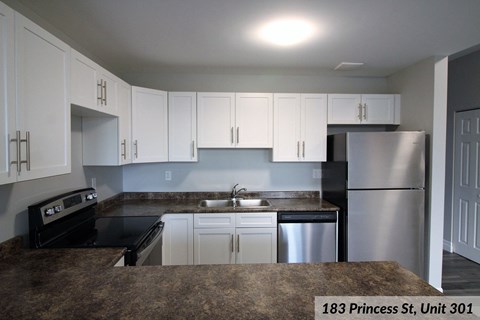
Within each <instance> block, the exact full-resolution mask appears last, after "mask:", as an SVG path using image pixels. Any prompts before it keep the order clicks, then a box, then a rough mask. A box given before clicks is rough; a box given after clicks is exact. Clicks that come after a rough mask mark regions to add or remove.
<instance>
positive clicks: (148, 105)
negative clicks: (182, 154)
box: [132, 87, 168, 163]
mask: <svg viewBox="0 0 480 320" xmlns="http://www.w3.org/2000/svg"><path fill="white" fill-rule="evenodd" d="M132 141H133V145H132V152H133V158H132V162H133V163H143V162H167V161H168V106H167V92H165V91H160V90H153V89H147V88H140V87H132Z"/></svg>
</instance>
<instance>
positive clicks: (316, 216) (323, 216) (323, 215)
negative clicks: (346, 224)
mask: <svg viewBox="0 0 480 320" xmlns="http://www.w3.org/2000/svg"><path fill="white" fill-rule="evenodd" d="M277 221H278V223H332V222H333V223H336V222H337V212H336V211H318V212H317V211H314V212H310V211H309V212H298V211H297V212H278V216H277Z"/></svg>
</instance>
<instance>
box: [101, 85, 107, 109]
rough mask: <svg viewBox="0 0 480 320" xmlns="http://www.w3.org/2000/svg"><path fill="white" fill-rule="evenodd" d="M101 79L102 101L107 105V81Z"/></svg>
mask: <svg viewBox="0 0 480 320" xmlns="http://www.w3.org/2000/svg"><path fill="white" fill-rule="evenodd" d="M102 81H103V85H102V88H103V91H104V96H103V103H104V105H107V81H105V80H102Z"/></svg>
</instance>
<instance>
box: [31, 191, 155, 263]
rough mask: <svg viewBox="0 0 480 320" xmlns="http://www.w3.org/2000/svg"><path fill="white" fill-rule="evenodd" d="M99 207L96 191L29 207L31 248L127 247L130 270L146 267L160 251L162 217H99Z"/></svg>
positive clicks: (50, 200) (62, 196)
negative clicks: (136, 266)
mask: <svg viewBox="0 0 480 320" xmlns="http://www.w3.org/2000/svg"><path fill="white" fill-rule="evenodd" d="M96 205H97V193H96V191H95V189H93V188H86V189H80V190H75V191H72V192H68V193H64V194H61V195H58V196H55V197H52V198H50V199H47V200H44V201H41V202H39V203H36V204H34V205H31V206H29V207H28V212H29V229H30V247H32V248H94V247H125V248H126V249H127V252H126V254H125V265H130V266H135V265H142V264H144V262H145V261H147V259H148V258H149V255H150V254H151V253H152V252H153V249H154V248H159V247H160V248H161V240H162V239H161V236H162V232H163V226H164V224H163V222H162V221H161V220H160V216H116V217H97V216H96ZM155 252H156V253H155V254H156V255H159V253H158V250H156V251H155ZM160 255H161V253H160ZM155 260H156V261H157V263H159V262H158V261H161V257H156V259H155Z"/></svg>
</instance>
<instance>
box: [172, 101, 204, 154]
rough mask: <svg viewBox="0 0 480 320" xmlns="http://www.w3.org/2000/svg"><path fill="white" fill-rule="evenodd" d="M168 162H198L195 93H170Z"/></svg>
mask: <svg viewBox="0 0 480 320" xmlns="http://www.w3.org/2000/svg"><path fill="white" fill-rule="evenodd" d="M168 161H170V162H196V161H198V155H197V94H196V93H195V92H169V93H168Z"/></svg>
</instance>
